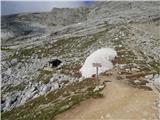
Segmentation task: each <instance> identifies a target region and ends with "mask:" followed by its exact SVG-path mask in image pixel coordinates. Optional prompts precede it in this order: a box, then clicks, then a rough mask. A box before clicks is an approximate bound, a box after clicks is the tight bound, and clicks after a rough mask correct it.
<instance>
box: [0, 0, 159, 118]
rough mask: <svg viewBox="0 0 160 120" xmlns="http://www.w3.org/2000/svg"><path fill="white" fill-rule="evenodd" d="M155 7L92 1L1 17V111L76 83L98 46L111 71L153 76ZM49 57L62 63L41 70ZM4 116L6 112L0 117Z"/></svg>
mask: <svg viewBox="0 0 160 120" xmlns="http://www.w3.org/2000/svg"><path fill="white" fill-rule="evenodd" d="M159 6H160V2H158V1H157V2H95V4H93V5H92V6H90V7H86V8H83V7H82V8H64V9H58V8H54V9H53V10H52V11H51V12H47V13H28V14H17V15H10V16H2V22H1V26H2V33H1V40H2V46H1V57H2V58H1V66H2V73H1V74H2V86H1V90H2V91H1V92H2V96H1V99H2V100H1V108H2V109H1V110H2V111H10V110H11V111H12V108H15V107H17V106H20V105H22V106H24V104H25V103H27V102H29V104H30V103H31V104H32V100H34V99H39V98H40V97H42V96H44V95H46V94H47V93H49V92H51V91H55V90H57V89H58V88H59V87H62V88H63V87H64V86H66V85H68V84H71V83H75V82H79V81H82V80H83V78H82V77H81V75H80V73H79V69H80V67H81V66H82V64H83V63H84V60H85V59H86V57H87V56H88V55H90V53H92V52H93V51H95V50H97V49H98V48H102V47H111V48H114V49H115V50H116V51H117V53H118V59H117V66H120V67H121V66H123V69H124V70H126V71H127V70H129V71H132V70H135V69H138V71H140V72H142V73H143V74H145V75H148V74H159V71H160V70H159V69H160V61H159V60H160V47H159V46H160V34H159V33H160V7H159ZM53 58H56V59H59V60H61V61H62V64H60V66H58V67H56V68H53V69H51V68H48V67H47V66H48V61H50V60H51V59H53ZM131 68H132V69H131ZM39 96H40V97H39ZM43 100H44V99H42V100H41V101H43ZM39 103H41V102H39ZM42 103H43V102H42ZM48 104H49V103H48ZM38 106H39V105H38ZM38 106H36V107H38ZM37 109H38V108H37ZM13 110H14V109H13ZM43 110H44V109H43ZM6 115H7V116H8V115H10V116H12V112H9V113H8V112H4V115H2V117H3V116H4V117H5V116H6ZM18 117H21V116H19V115H17V116H16V117H15V118H18ZM11 118H12V117H11ZM21 119H23V118H21Z"/></svg>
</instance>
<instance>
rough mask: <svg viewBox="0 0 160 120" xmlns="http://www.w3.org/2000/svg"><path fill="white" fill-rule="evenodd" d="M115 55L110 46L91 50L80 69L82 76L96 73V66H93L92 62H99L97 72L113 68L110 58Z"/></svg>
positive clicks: (113, 57)
mask: <svg viewBox="0 0 160 120" xmlns="http://www.w3.org/2000/svg"><path fill="white" fill-rule="evenodd" d="M116 56H117V52H116V51H115V50H114V49H112V48H101V49H99V50H97V51H95V52H93V53H92V54H91V55H90V56H89V57H87V59H86V61H85V63H84V65H83V66H82V68H81V69H80V72H81V74H82V76H83V77H85V78H87V77H91V76H92V75H94V74H96V68H95V67H93V63H100V64H101V66H102V67H99V73H102V72H105V71H107V70H109V69H112V68H113V64H112V62H111V61H112V60H114V59H115V57H116Z"/></svg>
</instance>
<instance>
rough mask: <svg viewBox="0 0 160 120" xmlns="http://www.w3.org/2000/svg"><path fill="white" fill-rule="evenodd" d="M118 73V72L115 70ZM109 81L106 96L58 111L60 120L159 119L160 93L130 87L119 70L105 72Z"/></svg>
mask: <svg viewBox="0 0 160 120" xmlns="http://www.w3.org/2000/svg"><path fill="white" fill-rule="evenodd" d="M114 74H115V73H114ZM100 79H101V81H104V80H112V82H110V83H106V87H105V88H104V90H103V91H102V93H103V95H104V98H99V99H90V100H87V101H84V102H82V103H81V104H80V105H78V106H76V107H74V108H72V109H70V110H68V111H66V112H64V113H62V114H60V115H58V116H57V117H56V119H57V120H99V119H101V120H103V119H104V120H124V119H125V120H126V119H127V120H158V110H157V108H156V107H155V104H154V103H155V100H156V99H157V98H158V94H156V93H154V92H153V91H149V90H143V89H138V88H133V87H130V86H129V85H128V84H127V83H125V82H124V81H122V80H117V79H116V74H115V75H112V76H110V77H106V76H103V77H101V78H100Z"/></svg>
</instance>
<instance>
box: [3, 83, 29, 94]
mask: <svg viewBox="0 0 160 120" xmlns="http://www.w3.org/2000/svg"><path fill="white" fill-rule="evenodd" d="M26 85H27V83H26V82H21V83H20V84H18V85H16V86H12V85H8V87H7V88H6V89H5V90H4V91H3V93H6V92H12V91H23V90H24V89H25V87H26Z"/></svg>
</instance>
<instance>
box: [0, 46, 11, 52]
mask: <svg viewBox="0 0 160 120" xmlns="http://www.w3.org/2000/svg"><path fill="white" fill-rule="evenodd" d="M1 50H2V51H8V52H9V51H12V50H13V49H11V48H4V47H1Z"/></svg>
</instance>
